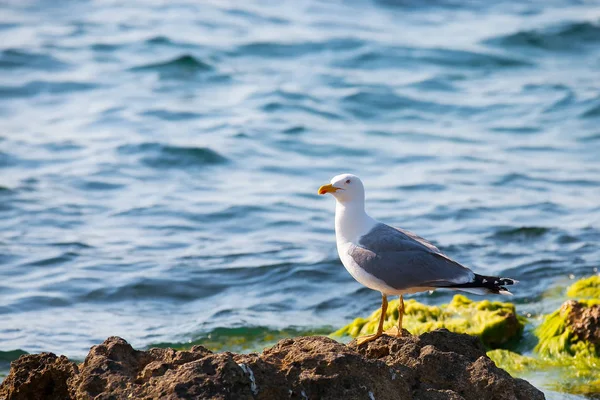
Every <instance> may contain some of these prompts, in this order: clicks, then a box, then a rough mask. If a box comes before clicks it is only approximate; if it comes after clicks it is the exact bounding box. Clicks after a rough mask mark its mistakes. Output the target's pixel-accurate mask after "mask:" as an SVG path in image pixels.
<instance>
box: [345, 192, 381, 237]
mask: <svg viewBox="0 0 600 400" xmlns="http://www.w3.org/2000/svg"><path fill="white" fill-rule="evenodd" d="M376 223H377V221H375V220H374V219H373V218H371V217H369V216H368V215H367V213H366V212H365V201H364V199H362V200H353V201H347V202H343V203H342V202H339V201H336V202H335V236H336V239H337V241H338V243H347V242H351V243H357V242H358V240H359V239H360V237H361V236H363V235H365V234H367V233H368V232H369V231H370V230H371V229H372V228H373V227H374V226H375V224H376Z"/></svg>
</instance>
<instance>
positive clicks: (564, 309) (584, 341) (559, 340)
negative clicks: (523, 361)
mask: <svg viewBox="0 0 600 400" xmlns="http://www.w3.org/2000/svg"><path fill="white" fill-rule="evenodd" d="M535 332H536V335H537V337H538V338H539V342H538V345H537V346H536V348H535V351H536V352H537V353H539V354H541V355H542V356H555V357H559V356H562V355H579V356H584V355H590V356H600V346H599V344H600V301H598V300H579V301H576V300H568V301H566V302H564V303H563V305H562V306H561V307H560V309H558V310H556V311H555V312H553V313H552V314H550V315H548V316H546V318H545V319H544V322H543V323H542V324H541V325H540V326H539V327H538V328H537V329H536V331H535Z"/></svg>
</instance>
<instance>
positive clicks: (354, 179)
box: [319, 174, 365, 203]
mask: <svg viewBox="0 0 600 400" xmlns="http://www.w3.org/2000/svg"><path fill="white" fill-rule="evenodd" d="M327 193H331V195H332V196H333V197H335V199H336V200H337V201H339V202H340V203H348V202H352V201H364V199H365V188H364V186H363V183H362V181H361V180H360V179H359V177H358V176H356V175H352V174H342V175H337V176H334V177H333V178H331V183H329V184H327V185H323V186H321V187H320V188H319V194H327Z"/></svg>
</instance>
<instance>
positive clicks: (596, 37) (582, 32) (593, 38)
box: [485, 22, 600, 52]
mask: <svg viewBox="0 0 600 400" xmlns="http://www.w3.org/2000/svg"><path fill="white" fill-rule="evenodd" d="M485 43H487V44H492V45H499V46H506V47H528V48H535V49H541V50H551V51H568V52H571V51H581V49H582V48H583V47H584V46H586V45H597V44H600V25H598V24H594V23H591V22H570V23H561V24H558V25H552V26H549V27H547V28H544V29H539V30H528V31H519V32H516V33H513V34H510V35H505V36H499V37H495V38H491V39H488V40H486V41H485Z"/></svg>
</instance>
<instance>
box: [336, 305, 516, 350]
mask: <svg viewBox="0 0 600 400" xmlns="http://www.w3.org/2000/svg"><path fill="white" fill-rule="evenodd" d="M379 316H380V311H375V312H374V313H373V314H371V316H370V317H369V318H367V319H364V318H357V319H355V320H354V321H353V322H352V323H350V324H348V325H346V326H345V327H343V328H341V329H340V330H338V331H336V332H334V333H333V334H332V336H334V337H336V336H337V337H339V336H351V337H357V336H360V335H368V334H371V333H374V332H375V331H376V329H377V323H378V321H379ZM397 323H398V300H392V301H390V302H389V306H388V310H387V312H386V317H385V324H384V328H389V327H391V326H394V325H395V324H397ZM524 323H525V319H524V318H523V317H520V316H518V315H517V313H516V311H515V306H514V305H513V304H511V303H502V302H497V301H493V302H492V301H489V300H483V301H472V300H470V299H468V298H467V297H465V296H462V295H455V296H454V298H453V299H452V301H451V302H450V303H449V304H443V305H441V306H428V305H426V304H422V303H419V302H417V301H416V300H412V299H411V300H408V301H406V302H405V314H404V319H403V327H404V328H405V329H407V330H408V331H409V332H410V333H412V334H414V335H419V334H421V333H424V332H430V331H433V330H436V329H441V328H445V329H448V330H449V331H451V332H456V333H467V334H469V335H472V336H478V337H480V338H481V341H482V342H483V343H484V344H485V345H486V346H487V347H490V348H495V347H498V346H501V345H502V344H505V343H507V342H508V341H510V340H511V339H514V338H516V337H518V336H519V335H520V334H521V332H522V331H523V326H524Z"/></svg>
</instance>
